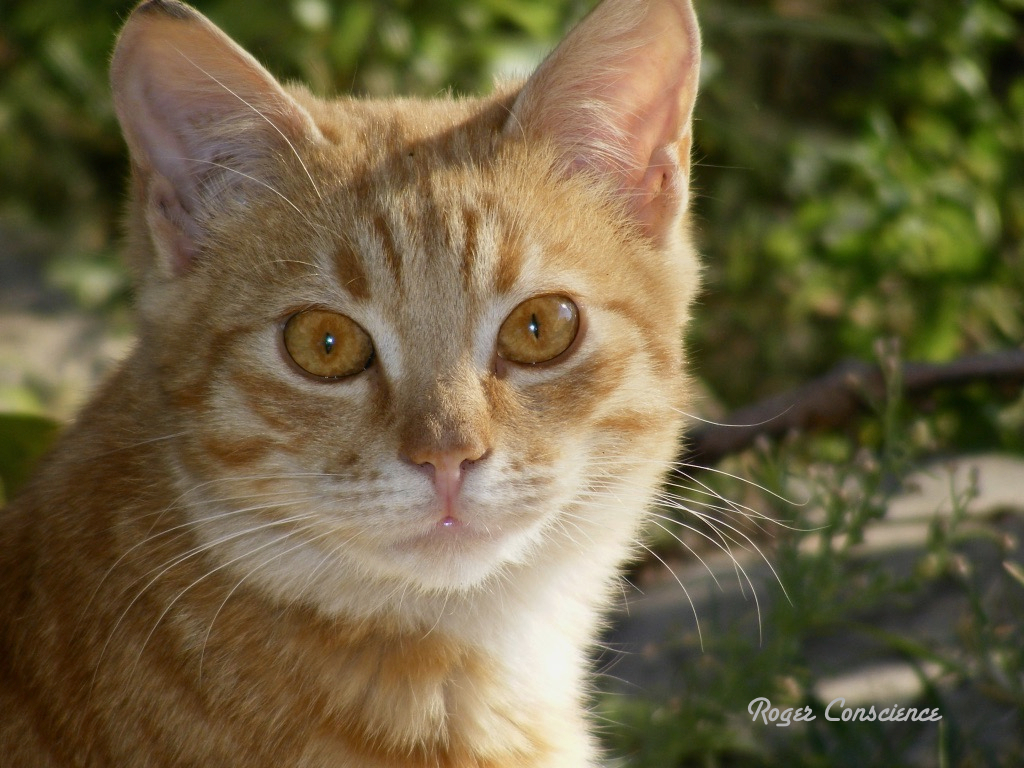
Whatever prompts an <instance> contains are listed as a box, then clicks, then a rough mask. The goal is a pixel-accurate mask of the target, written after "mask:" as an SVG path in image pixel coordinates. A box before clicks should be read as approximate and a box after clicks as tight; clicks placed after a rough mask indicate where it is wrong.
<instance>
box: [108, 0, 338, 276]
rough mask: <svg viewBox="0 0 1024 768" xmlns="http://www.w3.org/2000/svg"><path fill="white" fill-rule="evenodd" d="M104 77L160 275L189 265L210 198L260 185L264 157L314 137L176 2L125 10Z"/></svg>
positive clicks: (274, 88) (255, 72) (230, 46)
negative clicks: (108, 83)
mask: <svg viewBox="0 0 1024 768" xmlns="http://www.w3.org/2000/svg"><path fill="white" fill-rule="evenodd" d="M111 85H112V90H113V96H114V108H115V110H116V112H117V117H118V120H119V121H120V123H121V128H122V130H123V131H124V136H125V140H126V141H127V143H128V148H129V150H130V152H131V158H132V168H133V173H134V174H135V175H136V179H137V182H138V183H139V184H138V185H137V189H140V188H141V190H142V194H144V195H145V199H144V201H143V206H144V210H145V218H146V224H147V226H148V229H149V232H150V235H151V238H152V241H153V246H154V248H155V250H156V253H157V260H158V262H160V263H159V264H158V265H157V269H158V270H160V272H162V273H163V274H164V275H165V276H168V277H173V276H177V275H181V274H183V273H185V272H187V271H188V270H189V268H190V267H191V266H192V265H193V263H194V261H195V259H196V257H197V255H198V252H199V250H200V247H201V244H202V240H203V235H204V222H205V221H206V220H207V217H208V216H210V214H211V208H216V202H217V201H216V199H214V198H216V197H217V196H225V195H227V196H230V195H235V196H239V195H244V194H245V189H246V185H251V184H260V183H261V182H262V183H263V184H266V183H267V182H266V181H265V180H263V179H261V166H262V165H265V162H266V159H267V158H268V157H269V156H271V155H272V154H274V153H276V152H286V153H290V152H294V151H295V146H294V145H295V144H296V143H297V142H299V141H301V140H302V139H303V138H304V137H311V136H317V135H319V133H318V131H317V128H316V126H315V125H314V123H313V120H312V118H311V117H310V116H309V114H308V113H307V112H306V111H305V110H304V109H303V108H302V107H301V106H300V105H299V104H298V103H297V102H296V101H295V100H294V99H292V98H291V97H290V96H289V95H288V94H287V93H286V92H285V91H284V90H283V89H282V88H281V86H280V85H279V84H278V82H277V81H276V80H275V79H274V78H273V76H272V75H271V74H270V73H269V72H267V70H266V69H264V68H263V67H262V66H261V65H260V64H259V63H258V62H257V61H256V60H255V59H254V58H253V57H252V56H250V55H249V54H248V53H246V52H245V51H244V50H242V49H241V48H240V47H239V46H238V45H236V44H235V43H234V42H233V41H232V40H231V39H230V38H229V37H227V35H225V34H224V33H223V32H221V31H220V30H219V29H218V28H217V27H216V26H214V25H213V24H212V23H211V22H210V21H209V20H208V19H206V17H204V16H203V15H202V14H200V13H199V12H198V11H196V10H194V9H192V8H190V7H189V6H187V5H184V4H183V3H179V2H176V0H147V2H143V3H142V4H141V5H139V6H138V7H136V9H135V10H134V11H133V12H132V14H131V16H130V17H129V19H128V21H127V23H126V24H125V26H124V29H123V30H122V32H121V35H120V37H119V38H118V41H117V46H116V48H115V50H114V55H113V61H112V63H111Z"/></svg>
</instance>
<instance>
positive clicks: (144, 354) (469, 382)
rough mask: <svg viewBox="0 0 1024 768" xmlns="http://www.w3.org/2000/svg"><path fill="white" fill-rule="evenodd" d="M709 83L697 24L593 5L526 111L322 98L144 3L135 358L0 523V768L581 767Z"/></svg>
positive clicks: (523, 99) (682, 248)
mask: <svg viewBox="0 0 1024 768" xmlns="http://www.w3.org/2000/svg"><path fill="white" fill-rule="evenodd" d="M698 58H699V41H698V32H697V26H696V21H695V19H694V16H693V12H692V10H691V8H690V5H689V0H650V1H649V2H641V1H640V0H606V2H605V3H604V4H603V5H601V6H600V7H599V8H598V9H597V10H595V11H594V12H593V13H592V14H590V15H589V16H588V17H587V18H586V19H585V20H584V21H583V22H582V23H581V24H580V25H579V26H578V27H577V28H576V29H575V30H574V31H573V32H572V33H571V34H570V35H569V36H568V38H567V39H566V40H565V41H564V42H563V43H562V44H561V46H560V47H559V48H558V49H557V50H556V51H555V52H554V53H553V54H552V55H551V56H550V57H549V58H548V59H547V60H546V61H545V62H544V63H543V64H542V65H541V66H540V68H539V69H538V71H537V72H536V74H534V75H533V77H532V78H530V79H529V80H528V81H527V83H526V84H525V86H522V87H521V88H518V87H516V88H513V87H504V88H499V89H498V92H497V93H496V94H494V95H493V96H490V97H486V98H483V99H452V98H444V99H438V100H431V101H424V100H414V99H388V100H379V101H372V100H371V101H361V100H354V99H340V100H337V101H322V100H320V99H317V98H314V97H313V96H311V95H310V94H309V93H307V92H306V91H304V90H302V89H301V88H295V87H290V86H289V87H283V86H281V85H279V84H278V83H277V82H276V81H275V80H274V79H273V78H272V77H271V76H270V75H269V74H268V73H267V72H266V71H265V70H264V69H263V68H262V67H261V66H260V65H259V64H257V63H256V61H255V60H254V59H252V58H251V57H250V56H249V55H248V54H246V53H245V52H243V51H242V50H241V49H240V48H238V47H237V46H236V45H235V44H234V43H232V42H231V41H230V40H229V39H228V38H227V37H226V36H225V35H224V34H223V33H222V32H220V31H219V30H218V29H216V28H215V27H214V26H213V25H212V24H211V23H210V22H209V21H207V20H206V19H205V18H204V17H202V16H201V15H200V14H198V13H197V12H196V11H194V10H192V9H191V8H189V7H187V6H185V5H182V4H180V3H177V2H175V0H150V1H149V2H146V3H143V4H142V5H141V6H139V7H138V8H137V9H136V10H135V11H134V13H133V14H132V15H131V17H130V18H129V20H128V23H127V24H126V26H125V28H124V31H123V32H122V34H121V37H120V40H119V41H118V45H117V49H116V51H115V53H114V58H113V65H112V69H113V75H112V79H113V90H114V103H115V105H116V108H117V114H118V117H119V118H120V121H121V125H122V127H123V130H124V134H125V137H126V139H127V142H128V145H129V147H130V149H131V157H132V184H133V186H132V200H131V209H130V218H129V247H128V255H129V258H130V260H131V266H132V268H133V270H134V273H135V277H136V287H137V296H138V333H139V340H138V345H137V348H136V349H135V351H134V353H133V354H132V355H131V357H130V358H129V359H128V360H127V361H126V362H125V363H124V365H123V366H122V367H121V369H120V371H119V372H118V373H117V374H116V375H115V376H114V377H113V379H112V380H111V381H109V382H108V383H107V384H106V386H105V387H104V388H103V389H102V391H100V392H99V394H98V395H97V396H96V398H95V399H94V401H93V402H92V403H91V404H90V405H89V406H88V407H87V408H86V409H85V411H84V412H83V413H82V414H81V416H80V417H79V418H78V420H77V422H76V423H75V425H74V426H73V427H72V428H70V429H69V430H68V432H67V434H65V435H64V437H63V439H62V440H61V441H60V443H59V445H58V446H57V448H56V449H55V451H54V452H53V454H52V455H51V456H50V457H49V459H48V460H47V461H46V462H45V463H44V465H43V466H42V468H41V469H40V471H39V473H38V475H37V477H36V478H35V479H34V482H32V483H31V484H30V485H29V487H28V488H27V490H26V491H25V493H24V494H23V495H22V496H21V497H20V498H19V499H17V500H16V501H15V502H13V503H12V504H11V505H10V506H9V507H8V508H6V509H5V510H3V511H2V513H0V707H2V724H0V761H2V764H3V765H4V766H19V767H23V766H70V765H75V766H132V767H138V766H204V767H205V766H246V767H247V768H250V767H254V766H274V767H275V768H279V767H280V766H310V767H313V766H336V767H337V766H360V767H366V768H373V767H383V766H403V767H412V768H415V767H417V766H423V767H424V768H425V767H426V766H451V767H453V768H454V767H462V766H466V767H470V766H475V767H479V768H483V767H485V766H486V767H488V768H504V767H506V766H507V767H513V766H514V767H515V768H527V767H529V766H549V767H551V768H556V767H557V768H579V767H581V766H593V765H596V762H597V760H598V755H597V750H596V747H595V744H594V740H593V739H592V737H591V736H590V735H589V733H588V729H587V715H586V710H585V698H586V694H587V690H586V673H587V670H586V667H587V661H586V659H587V650H588V645H589V644H590V643H591V642H592V641H593V638H594V634H595V630H596V627H597V625H598V622H599V612H600V610H601V609H602V607H603V606H604V605H605V604H606V602H607V601H608V598H609V594H610V593H611V591H612V588H613V586H614V583H615V578H616V569H617V568H618V566H619V565H620V564H621V563H622V562H623V560H624V559H626V558H627V557H628V556H629V555H630V554H631V552H632V549H633V547H634V546H635V542H636V538H637V536H638V528H639V525H640V523H641V522H642V518H643V510H644V507H645V505H647V504H648V502H649V501H650V499H651V497H652V496H653V495H654V494H655V493H656V492H657V489H658V485H659V482H660V478H661V476H662V474H663V472H664V470H665V469H666V468H667V467H668V466H669V463H670V462H671V459H672V457H673V455H674V454H675V451H676V447H677V437H678V433H679V429H680V422H681V417H680V415H679V414H680V409H681V408H683V407H685V404H686V400H685V394H686V393H685V378H684V374H683V370H682V368H683V361H682V352H681V350H680V334H681V330H682V327H683V325H684V322H685V320H686V316H687V312H688V306H689V304H690V300H691V298H692V296H693V294H694V291H695V290H696V286H697V283H698V279H697V266H696V261H695V258H694V256H693V252H692V249H691V247H690V245H689V241H688V236H687V232H686V225H685V221H684V219H685V215H684V214H685V209H686V203H687V177H688V172H689V157H688V156H689V151H690V117H691V112H692V109H693V103H694V98H695V92H696V85H697V73H698Z"/></svg>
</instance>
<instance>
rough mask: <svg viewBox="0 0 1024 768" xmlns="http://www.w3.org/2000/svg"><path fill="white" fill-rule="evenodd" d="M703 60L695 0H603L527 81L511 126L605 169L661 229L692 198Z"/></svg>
mask: <svg viewBox="0 0 1024 768" xmlns="http://www.w3.org/2000/svg"><path fill="white" fill-rule="evenodd" d="M699 69H700V36H699V31H698V28H697V21H696V17H695V15H694V13H693V9H692V7H691V6H690V3H689V0H650V2H649V3H646V4H645V3H637V2H635V0H605V2H604V3H602V4H601V5H600V6H598V7H597V8H596V9H595V10H594V11H593V12H592V13H591V14H590V15H589V16H587V17H586V18H585V19H584V20H583V21H582V22H581V23H580V24H579V26H577V27H576V29H574V30H573V31H572V33H570V35H569V36H568V37H567V38H566V40H565V41H564V42H563V43H562V45H560V46H559V47H558V48H557V49H556V50H555V51H554V53H552V54H551V56H549V57H548V58H547V59H546V60H545V61H544V63H543V64H541V66H540V68H539V69H538V70H537V72H536V73H535V74H534V76H533V77H532V78H531V79H530V80H529V81H528V82H527V84H526V86H525V87H524V89H523V92H522V93H521V94H520V96H519V98H518V99H517V100H516V103H515V105H514V106H513V118H512V120H510V123H509V125H508V126H507V127H506V130H507V131H509V132H513V131H514V130H516V128H517V126H519V125H521V126H522V127H523V129H524V130H525V131H526V132H527V135H529V136H534V137H538V136H542V137H546V138H548V139H550V140H552V141H553V142H554V143H555V144H556V146H558V147H559V148H560V149H561V151H562V153H563V155H564V156H565V158H566V161H567V165H568V167H569V169H570V172H571V171H573V170H579V169H591V170H594V171H596V172H598V173H599V174H604V175H606V176H607V177H608V178H609V180H610V181H611V182H612V183H613V184H614V185H615V188H616V189H617V190H618V192H619V194H620V195H621V196H622V197H623V198H624V201H625V202H626V204H627V208H628V209H629V210H630V211H632V213H633V215H634V218H635V220H636V221H637V223H639V224H640V225H641V227H642V228H643V229H644V230H645V231H646V232H647V234H649V235H650V236H651V237H653V238H655V239H660V238H661V237H663V236H664V235H665V234H666V232H667V231H668V230H669V228H670V227H671V226H672V225H674V224H675V223H676V222H677V221H678V219H679V217H680V216H681V214H682V211H683V210H684V209H685V206H686V198H687V195H686V181H687V175H688V170H689V161H688V152H689V144H690V140H689V131H690V120H691V116H692V113H693V106H694V102H695V100H696V93H697V80H698V76H699Z"/></svg>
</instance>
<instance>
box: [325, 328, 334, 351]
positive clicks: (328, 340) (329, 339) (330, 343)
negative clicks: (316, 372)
mask: <svg viewBox="0 0 1024 768" xmlns="http://www.w3.org/2000/svg"><path fill="white" fill-rule="evenodd" d="M332 349H334V336H332V335H331V334H329V333H325V334H324V353H325V354H328V355H329V354H331V350H332Z"/></svg>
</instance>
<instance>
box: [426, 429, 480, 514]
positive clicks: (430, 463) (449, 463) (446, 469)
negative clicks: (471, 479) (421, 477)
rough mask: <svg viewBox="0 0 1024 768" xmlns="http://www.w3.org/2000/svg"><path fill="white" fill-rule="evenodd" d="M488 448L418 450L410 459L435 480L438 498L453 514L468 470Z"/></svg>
mask: <svg viewBox="0 0 1024 768" xmlns="http://www.w3.org/2000/svg"><path fill="white" fill-rule="evenodd" d="M485 454H486V450H484V449H482V448H477V447H475V446H474V447H465V448H456V449H447V450H436V451H423V452H416V453H414V454H412V455H410V456H409V460H410V461H412V462H413V463H414V464H416V465H418V466H420V467H422V468H423V469H424V470H425V471H426V472H427V473H428V474H429V475H430V477H431V479H432V480H433V481H434V488H435V489H436V490H437V496H438V499H440V501H441V503H442V504H443V505H444V509H445V512H446V513H447V514H451V513H452V512H453V510H454V509H455V502H456V499H457V498H458V495H459V490H460V489H461V488H462V479H463V476H464V475H465V473H466V470H467V469H469V467H471V466H472V465H473V463H474V462H477V461H479V460H480V459H482V458H483V457H484V455H485Z"/></svg>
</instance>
